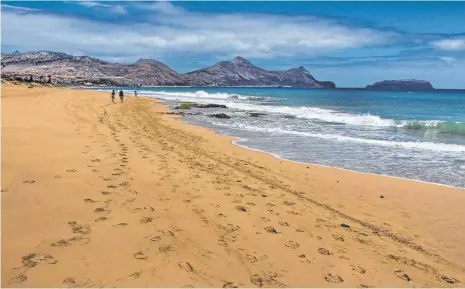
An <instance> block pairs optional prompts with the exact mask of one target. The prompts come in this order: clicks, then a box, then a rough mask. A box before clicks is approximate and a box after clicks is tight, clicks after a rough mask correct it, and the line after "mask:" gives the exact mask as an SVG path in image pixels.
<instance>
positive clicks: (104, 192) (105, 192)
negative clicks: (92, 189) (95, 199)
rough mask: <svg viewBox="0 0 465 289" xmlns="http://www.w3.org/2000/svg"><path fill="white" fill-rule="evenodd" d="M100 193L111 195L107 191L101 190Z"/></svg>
mask: <svg viewBox="0 0 465 289" xmlns="http://www.w3.org/2000/svg"><path fill="white" fill-rule="evenodd" d="M100 193H102V195H111V192H108V191H101V192H100Z"/></svg>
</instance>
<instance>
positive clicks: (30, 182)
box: [23, 180, 36, 184]
mask: <svg viewBox="0 0 465 289" xmlns="http://www.w3.org/2000/svg"><path fill="white" fill-rule="evenodd" d="M35 182H36V181H32V180H26V181H23V184H33V183H35Z"/></svg>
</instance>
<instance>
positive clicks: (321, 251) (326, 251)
mask: <svg viewBox="0 0 465 289" xmlns="http://www.w3.org/2000/svg"><path fill="white" fill-rule="evenodd" d="M318 253H320V254H321V255H331V254H332V253H331V252H329V250H328V249H325V248H320V249H318Z"/></svg>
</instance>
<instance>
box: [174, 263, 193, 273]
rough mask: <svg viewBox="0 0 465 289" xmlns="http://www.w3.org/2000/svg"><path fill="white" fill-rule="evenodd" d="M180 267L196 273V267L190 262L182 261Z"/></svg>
mask: <svg viewBox="0 0 465 289" xmlns="http://www.w3.org/2000/svg"><path fill="white" fill-rule="evenodd" d="M178 266H179V267H181V268H182V269H183V270H184V271H186V272H192V271H194V267H192V265H191V264H190V263H189V262H184V261H181V262H179V263H178Z"/></svg>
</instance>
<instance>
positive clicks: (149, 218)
mask: <svg viewBox="0 0 465 289" xmlns="http://www.w3.org/2000/svg"><path fill="white" fill-rule="evenodd" d="M152 221H153V218H152V217H143V218H142V219H140V222H141V223H142V224H147V223H151V222H152Z"/></svg>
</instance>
